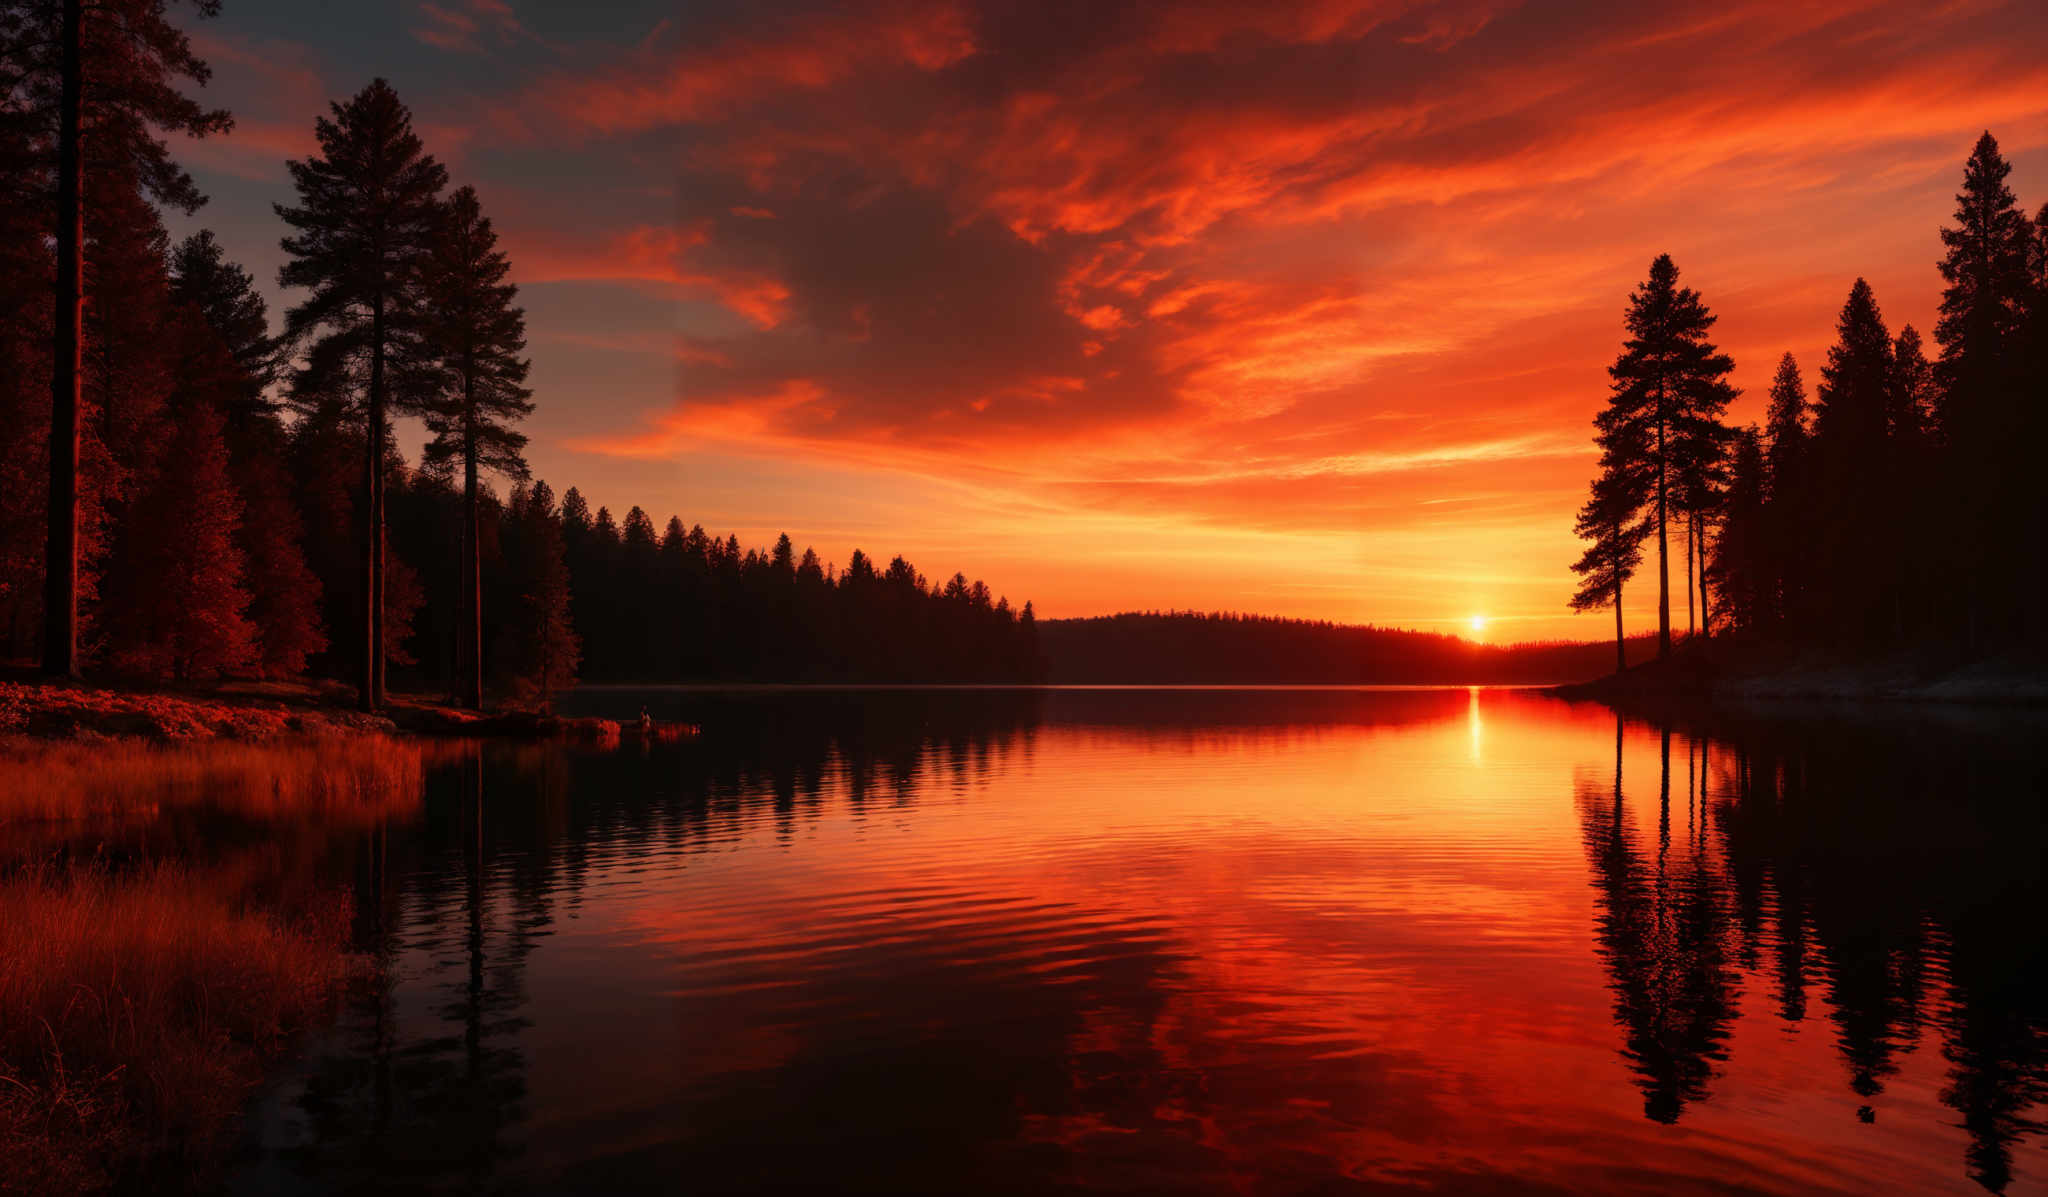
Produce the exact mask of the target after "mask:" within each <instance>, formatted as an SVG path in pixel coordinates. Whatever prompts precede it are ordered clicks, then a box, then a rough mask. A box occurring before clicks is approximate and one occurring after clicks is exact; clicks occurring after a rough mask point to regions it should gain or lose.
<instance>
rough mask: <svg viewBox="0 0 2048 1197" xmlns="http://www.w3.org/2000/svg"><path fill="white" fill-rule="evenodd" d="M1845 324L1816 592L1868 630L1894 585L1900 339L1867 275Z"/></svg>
mask: <svg viewBox="0 0 2048 1197" xmlns="http://www.w3.org/2000/svg"><path fill="white" fill-rule="evenodd" d="M1837 331H1838V340H1837V343H1836V344H1835V345H1834V346H1833V347H1832V348H1830V349H1829V350H1828V362H1827V365H1826V366H1824V367H1823V368H1822V370H1821V383H1820V388H1819V402H1818V403H1816V405H1815V411H1814V421H1813V453H1814V464H1815V471H1816V477H1817V478H1818V481H1819V488H1820V496H1821V498H1820V501H1819V503H1818V504H1817V506H1816V508H1815V512H1814V515H1815V521H1814V522H1815V528H1816V534H1817V537H1818V540H1817V543H1816V544H1815V545H1814V549H1815V558H1816V564H1817V574H1816V577H1817V578H1818V579H1819V584H1820V585H1821V592H1820V594H1819V595H1818V596H1817V598H1818V600H1819V607H1820V609H1821V610H1823V611H1825V612H1827V619H1828V622H1829V624H1830V626H1832V627H1833V628H1834V629H1836V630H1837V631H1838V632H1842V633H1850V634H1856V635H1861V636H1865V637H1867V636H1868V635H1869V634H1870V633H1871V632H1872V631H1873V627H1872V623H1871V621H1870V619H1869V615H1870V613H1871V612H1873V611H1875V610H1876V609H1878V608H1879V606H1880V604H1881V601H1882V600H1883V599H1884V598H1885V596H1886V595H1887V594H1888V593H1889V591H1890V586H1889V582H1890V578H1889V576H1888V575H1889V569H1888V563H1889V560H1890V559H1891V558H1892V557H1893V556H1895V554H1894V553H1893V552H1892V546H1894V545H1895V542H1896V532H1895V531H1894V530H1893V529H1894V528H1895V527H1896V518H1895V517H1896V514H1897V512H1896V510H1895V496H1896V495H1897V480H1896V479H1894V478H1891V477H1889V476H1888V474H1887V467H1888V466H1889V464H1890V462H1889V450H1888V448H1887V443H1888V431H1887V425H1886V419H1887V412H1888V409H1889V408H1890V406H1891V402H1892V394H1893V390H1894V388H1893V383H1892V338H1891V333H1890V332H1889V331H1888V330H1887V329H1886V328H1885V325H1884V316H1883V314H1882V313H1881V312H1880V311H1879V310H1878V306H1877V298H1876V296H1875V295H1874V294H1873V293H1872V292H1871V289H1870V284H1869V283H1867V282H1865V281H1864V280H1862V279H1860V278H1859V279H1857V280H1856V283H1855V285H1854V286H1853V287H1851V288H1850V290H1849V298H1848V299H1847V300H1846V301H1844V303H1843V304H1842V314H1841V318H1840V321H1839V323H1838V324H1837Z"/></svg>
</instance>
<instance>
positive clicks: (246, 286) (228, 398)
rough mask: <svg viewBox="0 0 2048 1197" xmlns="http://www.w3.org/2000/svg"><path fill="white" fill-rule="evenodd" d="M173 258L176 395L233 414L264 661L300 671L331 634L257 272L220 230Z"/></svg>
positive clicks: (241, 535)
mask: <svg viewBox="0 0 2048 1197" xmlns="http://www.w3.org/2000/svg"><path fill="white" fill-rule="evenodd" d="M171 262H172V269H173V274H172V278H171V298H172V300H173V302H174V304H175V305H176V309H177V310H176V312H175V314H174V319H173V321H172V324H173V332H172V338H173V340H174V341H175V342H176V343H177V345H178V347H179V348H178V353H177V357H178V368H177V376H178V381H177V385H176V387H175V399H174V402H175V403H176V404H177V406H178V407H179V408H181V409H189V408H191V407H192V406H194V405H202V404H203V405H207V406H210V407H212V408H214V409H215V410H216V411H218V412H219V413H220V414H221V416H222V418H223V421H224V439H225V441H226V443H227V447H228V471H229V475H230V477H231V478H232V479H233V482H234V486H235V492H236V494H237V495H238V496H239V498H240V501H241V508H242V518H241V521H240V524H239V527H238V531H237V534H236V535H237V544H238V546H239V547H240V549H241V552H242V557H243V560H244V562H245V564H246V567H247V568H246V571H245V575H244V580H245V583H246V585H247V588H248V590H249V609H248V617H249V620H250V622H251V623H252V624H254V625H255V628H256V636H257V654H256V656H257V660H256V664H257V666H258V668H259V670H260V671H261V672H262V673H263V675H264V676H266V677H271V678H283V677H294V676H297V675H298V674H300V673H302V672H304V671H305V668H306V663H307V660H308V659H309V658H310V657H311V656H312V655H313V654H315V653H317V652H319V651H320V650H321V649H323V648H325V647H326V644H327V637H326V635H325V634H324V633H323V632H322V630H321V625H320V604H321V588H320V582H319V579H318V578H317V577H315V576H314V573H313V571H312V569H311V568H310V567H309V566H308V564H307V562H306V557H305V553H304V549H303V541H304V536H303V526H304V525H303V521H302V519H301V517H300V514H299V510H298V508H297V506H296V505H295V504H294V503H293V501H292V483H291V477H290V473H289V470H288V467H287V462H286V455H287V453H288V446H289V440H290V438H289V434H288V433H287V432H286V430H285V428H284V426H283V424H282V423H281V422H280V421H279V420H278V417H277V413H276V405H275V404H274V403H272V402H271V400H270V398H269V396H268V394H267V393H266V388H267V387H268V386H269V384H270V383H271V382H273V381H275V379H276V375H277V344H276V341H275V339H274V338H272V337H271V335H270V325H269V317H268V311H267V308H266V305H265V304H264V301H263V297H262V296H261V295H259V294H257V293H256V289H255V284H254V281H253V280H252V279H251V278H250V277H249V273H248V272H247V271H245V270H243V269H242V268H241V267H240V266H238V265H236V264H235V263H233V262H230V261H228V260H227V258H226V256H225V255H224V254H223V253H222V252H221V249H220V245H219V243H218V242H216V241H215V240H214V238H213V234H212V233H210V232H206V231H203V230H202V231H201V232H199V233H195V234H193V235H192V236H190V237H188V238H186V239H185V240H184V241H183V242H181V243H180V244H179V245H178V247H177V249H176V250H175V251H173V253H172V255H171Z"/></svg>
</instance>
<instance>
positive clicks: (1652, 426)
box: [1608, 254, 1735, 657]
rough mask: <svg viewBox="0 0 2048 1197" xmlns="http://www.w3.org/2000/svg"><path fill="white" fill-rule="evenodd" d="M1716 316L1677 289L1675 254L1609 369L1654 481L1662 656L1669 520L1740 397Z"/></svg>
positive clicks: (1634, 315) (1666, 258) (1667, 624)
mask: <svg viewBox="0 0 2048 1197" xmlns="http://www.w3.org/2000/svg"><path fill="white" fill-rule="evenodd" d="M1714 319H1715V318H1714V316H1713V314H1712V313H1711V312H1709V311H1708V310H1707V306H1706V304H1704V303H1703V302H1701V300H1700V297H1699V293H1698V292H1696V291H1694V290H1693V289H1692V288H1690V287H1680V286H1679V285H1678V267H1677V265H1676V264H1674V263H1673V262H1672V260H1671V255H1670V254H1662V255H1660V256H1659V257H1658V258H1657V260H1656V261H1654V262H1652V263H1651V264H1650V277H1649V278H1648V279H1647V280H1646V281H1645V282H1644V283H1643V284H1642V285H1641V286H1639V287H1637V288H1636V290H1635V292H1634V294H1633V295H1631V296H1630V297H1629V308H1628V313H1627V315H1626V316H1625V317H1624V323H1625V325H1626V327H1627V330H1628V337H1627V339H1626V340H1624V341H1623V343H1622V350H1621V353H1620V355H1619V356H1618V357H1616V358H1615V361H1614V364H1613V365H1612V366H1610V367H1608V374H1609V376H1610V377H1611V378H1612V379H1613V384H1612V393H1611V395H1610V397H1609V400H1608V403H1609V409H1610V414H1611V416H1612V421H1611V422H1612V426H1613V427H1614V428H1615V429H1616V430H1617V433H1619V434H1622V435H1624V436H1625V440H1626V443H1627V444H1628V445H1630V446H1633V447H1634V448H1633V450H1632V451H1633V452H1635V453H1637V454H1638V455H1639V461H1640V464H1641V465H1642V466H1643V467H1644V469H1645V471H1646V473H1647V476H1648V478H1649V480H1650V486H1649V500H1648V501H1649V503H1650V505H1651V508H1652V510H1651V512H1650V522H1651V524H1652V525H1653V526H1654V527H1655V529H1656V532H1657V654H1658V656H1660V657H1663V656H1669V655H1670V653H1671V565H1670V522H1671V515H1672V514H1673V507H1674V506H1675V500H1678V499H1681V498H1683V497H1684V496H1683V492H1682V487H1683V486H1684V484H1685V482H1686V481H1687V479H1688V478H1689V477H1692V476H1694V475H1696V474H1698V473H1700V472H1702V471H1703V469H1704V466H1703V460H1702V459H1703V455H1704V454H1706V453H1708V452H1718V451H1720V446H1721V445H1722V443H1723V441H1722V439H1721V438H1719V437H1717V436H1715V435H1713V434H1712V433H1711V432H1710V431H1709V428H1710V426H1717V425H1718V422H1719V418H1720V413H1721V412H1722V411H1723V410H1725V409H1726V408H1727V405H1728V401H1729V399H1731V398H1732V397H1733V396H1734V394H1735V392H1734V389H1733V388H1732V387H1730V386H1729V385H1728V383H1727V381H1726V380H1727V377H1728V375H1729V373H1730V372H1731V371H1733V370H1734V368H1735V363H1734V362H1732V361H1730V360H1729V359H1728V357H1727V356H1726V355H1725V354H1723V353H1721V352H1720V351H1719V350H1717V349H1715V347H1714V344H1713V342H1712V341H1710V340H1708V339H1707V334H1708V332H1709V331H1710V330H1711V329H1712V328H1713V326H1714Z"/></svg>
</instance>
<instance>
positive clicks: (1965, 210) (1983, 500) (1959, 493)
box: [1934, 132, 2041, 647]
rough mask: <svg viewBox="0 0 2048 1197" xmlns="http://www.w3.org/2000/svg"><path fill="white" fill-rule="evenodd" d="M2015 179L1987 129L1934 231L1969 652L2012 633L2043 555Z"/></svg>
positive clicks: (2033, 598)
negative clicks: (1950, 213) (1946, 220)
mask: <svg viewBox="0 0 2048 1197" xmlns="http://www.w3.org/2000/svg"><path fill="white" fill-rule="evenodd" d="M2010 173H2012V167H2011V166H2010V165H2009V164H2008V163H2007V162H2006V161H2005V159H2004V157H2003V156H2001V155H2000V153H1999V151H1998V142H1997V140H1996V139H1995V138H1993V137H1992V136H1991V134H1990V133H1988V132H1987V133H1985V134H1984V135H1983V136H1982V137H1981V138H1979V139H1978V141H1977V145H1976V148H1975V149H1974V150H1973V151H1971V154H1970V160H1969V162H1968V164H1967V165H1966V166H1965V167H1964V170H1963V188H1962V191H1961V192H1959V193H1958V194H1957V196H1956V213H1955V227H1953V228H1944V229H1942V230H1941V241H1942V245H1943V246H1944V247H1945V248H1946V250H1947V252H1946V253H1945V254H1944V255H1943V257H1942V259H1941V277H1942V279H1943V281H1944V282H1946V283H1947V288H1946V289H1945V290H1944V291H1943V293H1942V297H1941V318H1940V319H1939V320H1938V321H1937V322H1936V323H1935V326H1934V339H1935V341H1936V342H1937V343H1938V344H1940V346H1941V361H1940V363H1939V365H1938V367H1937V372H1938V375H1939V377H1940V379H1941V382H1942V384H1943V386H1944V388H1945V390H1946V392H1947V393H1946V396H1945V398H1944V400H1943V403H1942V409H1941V413H1940V419H1941V425H1942V428H1943V431H1944V432H1945V434H1946V436H1947V439H1948V443H1949V447H1950V453H1949V460H1950V463H1951V469H1950V471H1949V475H1948V479H1947V484H1948V487H1949V493H1950V495H1951V496H1952V501H1953V503H1954V504H1955V510H1954V513H1953V514H1952V516H1951V517H1950V518H1951V520H1952V521H1954V522H1955V524H1956V526H1962V527H1975V528H1979V529H1981V530H1982V532H1981V534H1980V535H1977V536H1970V537H1958V538H1954V540H1953V541H1952V542H1951V544H1952V546H1953V549H1954V551H1955V552H1956V553H1957V554H1959V559H1958V560H1956V561H1955V563H1954V567H1955V569H1956V570H1957V572H1958V576H1966V577H1972V578H1975V579H1977V584H1976V585H1973V586H1970V587H1968V588H1966V590H1965V592H1964V599H1963V602H1964V606H1965V610H1964V632H1963V634H1964V640H1965V643H1966V644H1967V645H1969V646H1971V647H1975V646H1977V645H1978V644H1980V643H1981V642H1982V641H1983V640H1984V638H1985V636H1986V635H1987V634H1988V633H1991V632H1993V631H2008V632H2009V631H2017V630H2019V629H2018V627H2017V626H2016V625H2017V623H2018V622H2019V621H2018V620H2017V619H2016V616H2017V615H2018V614H2019V613H2020V612H2021V611H2027V610H2031V611H2035V612H2038V610H2039V607H2040V602H2039V595H2040V586H2039V580H2040V557H2041V547H2040V536H2039V534H2038V533H2039V529H2038V528H2037V527H2034V526H2033V524H2034V518H2033V517H2034V515H2035V513H2036V512H2037V511H2038V507H2039V500H2038V498H2037V497H2035V496H2033V495H2030V494H2029V493H2028V490H2027V487H2028V485H2029V483H2030V481H2031V480H2032V479H2034V478H2036V477H2037V476H2038V473H2039V471H2038V470H2034V469H2031V468H2030V466H2029V462H2030V456H2029V455H2030V454H2032V452H2033V451H2034V445H2036V444H2038V441H2037V440H2034V439H2032V438H2031V436H2030V434H2032V433H2035V432H2037V431H2038V429H2037V427H2036V425H2037V423H2038V421H2039V419H2040V418H2041V417H2040V413H2039V407H2040V404H2039V403H2038V401H2030V397H2028V396H2027V395H2026V391H2027V387H2026V385H2025V380H2024V379H2023V377H2022V376H2021V374H2020V370H2019V367H2020V365H2021V363H2022V362H2023V360H2024V354H2023V349H2022V334H2023V332H2024V321H2025V315H2026V312H2027V308H2028V304H2029V298H2030V293H2031V292H2032V291H2033V279H2032V277H2031V272H2030V270H2029V264H2030V260H2031V258H2032V257H2033V250H2034V235H2033V230H2032V228H2031V227H2030V224H2029V222H2028V220H2027V218H2026V215H2025V214H2024V213H2022V212H2021V211H2020V208H2019V205H2018V203H2017V202H2016V201H2015V200H2014V198H2013V194H2012V191H2011V190H2010V189H2009V188H2008V187H2007V186H2006V184H2005V180H2006V176H2007V175H2009V174H2010ZM2029 533H2032V535H2029ZM2028 622H2033V621H2032V620H2029V621H2028Z"/></svg>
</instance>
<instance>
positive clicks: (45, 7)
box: [0, 0, 233, 677]
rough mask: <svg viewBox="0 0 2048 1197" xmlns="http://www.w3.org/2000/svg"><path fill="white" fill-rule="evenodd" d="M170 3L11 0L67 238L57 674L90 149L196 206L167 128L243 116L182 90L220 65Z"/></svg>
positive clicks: (55, 556) (53, 636) (213, 5)
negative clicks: (175, 18) (201, 50)
mask: <svg viewBox="0 0 2048 1197" xmlns="http://www.w3.org/2000/svg"><path fill="white" fill-rule="evenodd" d="M194 7H195V9H196V10H197V12H198V13H199V15H200V16H211V15H213V14H214V13H215V12H217V11H218V9H219V4H218V2H217V0H196V2H195V5H194ZM165 9H166V4H165V2H164V0H97V2H95V3H93V4H90V5H88V4H85V3H83V0H41V2H38V3H28V2H20V3H14V4H9V5H7V6H6V7H5V8H4V9H0V45H4V46H5V47H6V49H7V50H8V55H7V57H8V59H9V72H8V73H9V75H10V76H11V78H10V79H9V84H10V86H9V89H8V90H9V92H10V93H11V94H12V95H13V97H15V99H16V101H17V104H18V109H19V111H20V112H21V113H22V114H23V115H24V116H26V118H27V121H26V123H27V124H28V126H29V128H30V130H31V132H30V134H29V137H30V142H29V143H30V144H31V145H42V146H49V147H51V148H53V149H54V162H53V163H52V164H51V173H52V174H54V176H55V177H54V184H55V186H54V193H55V194H54V199H55V204H54V207H53V209H52V219H51V221H50V224H49V225H47V226H45V227H46V228H48V229H49V232H50V234H51V235H53V236H54V239H55V242H56V270H55V309H54V319H53V321H52V325H51V340H52V354H51V363H52V368H51V371H50V410H51V418H50V431H49V444H48V449H47V456H48V464H49V500H48V504H47V508H46V514H47V519H48V535H47V540H46V547H45V550H44V569H43V580H44V597H43V646H42V647H43V669H44V672H46V673H49V674H52V675H55V676H63V677H75V676H77V674H78V670H79V654H78V602H79V575H78V568H79V526H78V504H79V461H80V444H79V441H80V436H81V429H82V420H83V418H84V417H83V413H82V410H81V394H80V392H81V383H82V378H81V365H80V358H81V354H82V351H83V335H84V334H83V320H84V313H83V305H84V301H85V294H86V289H85V277H84V276H85V268H86V265H85V257H86V252H87V246H86V242H87V237H88V228H87V223H88V219H89V214H88V212H87V208H88V206H89V201H88V199H87V196H86V170H85V167H86V159H87V149H88V146H89V148H90V157H91V165H92V173H93V174H94V175H96V176H111V177H113V178H115V179H118V180H123V181H125V182H126V183H127V184H128V185H131V186H133V187H134V188H136V189H137V190H138V191H139V192H142V193H146V194H148V195H150V196H152V197H154V198H155V199H156V200H158V201H159V202H161V203H165V204H169V205H171V206H173V207H176V208H179V209H182V210H184V211H187V212H190V211H193V210H195V209H197V208H198V207H199V205H200V204H201V203H203V202H204V199H205V197H203V196H202V195H200V193H199V190H198V188H197V187H195V186H194V185H193V183H192V178H191V176H190V175H188V174H186V173H185V172H184V171H183V170H182V169H180V168H179V167H178V165H177V164H176V163H175V162H173V161H172V160H171V156H170V150H169V147H168V146H166V145H165V143H164V141H163V139H162V137H161V136H160V135H159V134H160V133H184V134H188V135H190V136H194V137H203V136H205V135H207V134H209V133H218V132H224V131H226V130H227V129H228V128H229V127H230V126H231V125H232V123H233V122H232V120H231V118H230V117H229V116H228V114H227V113H226V112H225V111H222V110H218V109H207V108H202V107H200V105H199V104H198V103H197V102H195V101H193V100H192V99H190V98H189V97H187V96H186V95H185V94H184V93H183V92H181V91H179V90H178V88H179V85H180V84H181V83H183V82H188V81H189V82H192V83H198V84H204V83H205V82H206V80H207V78H208V74H209V72H208V70H207V66H206V64H205V63H204V62H203V61H201V60H200V59H199V58H198V57H197V56H196V55H194V54H193V53H192V46H191V42H190V40H189V39H188V38H187V37H186V36H185V33H184V31H182V30H180V29H179V28H178V27H177V26H176V25H174V24H172V23H171V21H170V19H169V17H168V16H167V15H166V12H165ZM88 84H89V85H88ZM95 235H96V234H95Z"/></svg>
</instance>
